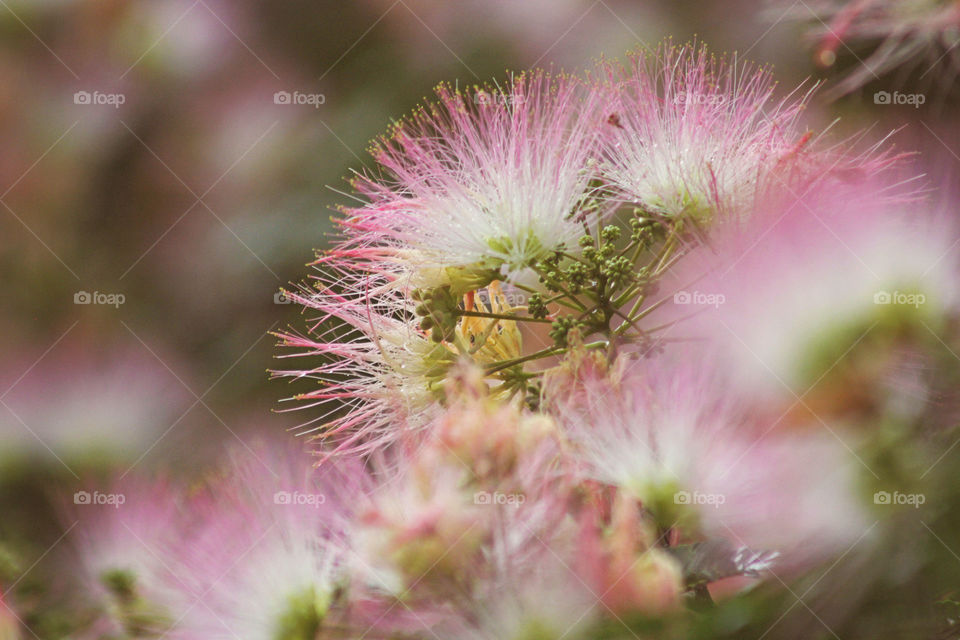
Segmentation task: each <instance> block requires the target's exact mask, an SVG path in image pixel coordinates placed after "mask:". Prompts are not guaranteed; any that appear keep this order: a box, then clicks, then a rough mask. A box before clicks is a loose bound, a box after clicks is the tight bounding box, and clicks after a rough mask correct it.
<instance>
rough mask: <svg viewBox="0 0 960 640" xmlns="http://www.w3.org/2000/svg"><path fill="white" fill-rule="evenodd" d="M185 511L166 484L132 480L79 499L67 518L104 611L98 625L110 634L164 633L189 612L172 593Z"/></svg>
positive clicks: (82, 493)
mask: <svg viewBox="0 0 960 640" xmlns="http://www.w3.org/2000/svg"><path fill="white" fill-rule="evenodd" d="M182 508H183V499H182V497H181V496H179V495H178V494H177V492H176V491H175V490H174V489H173V487H171V485H170V484H169V483H168V482H166V481H158V482H155V483H147V482H143V481H141V480H134V479H128V480H123V481H119V482H116V483H114V484H112V485H111V486H109V488H107V489H96V488H93V487H90V486H86V487H85V488H82V489H80V490H78V491H77V492H76V493H75V494H74V496H73V504H72V505H71V506H70V509H69V510H67V513H66V517H65V519H66V520H68V521H70V523H71V524H72V526H75V527H76V532H75V540H76V550H77V560H78V562H79V564H80V575H81V576H82V580H83V581H84V583H85V584H86V589H87V593H88V594H90V595H92V596H93V598H94V600H96V601H97V602H98V603H99V604H100V606H101V608H102V611H103V616H102V617H101V618H100V619H99V620H98V622H97V626H98V628H100V629H101V630H102V631H103V632H104V633H106V630H108V629H109V630H112V631H113V632H129V630H130V629H131V628H136V629H138V630H139V631H140V632H143V633H151V634H157V635H160V634H163V633H165V632H167V631H168V630H169V629H170V628H171V626H172V625H173V623H174V621H176V620H177V619H178V618H179V617H180V616H182V615H184V614H185V613H186V612H187V611H188V610H189V608H190V605H191V599H190V598H189V597H186V596H185V595H184V594H183V593H181V592H180V591H178V590H177V589H175V588H171V587H170V583H171V581H172V579H173V576H174V572H173V568H172V567H173V565H174V562H173V558H174V557H175V550H176V549H177V548H178V547H179V546H180V545H181V544H182V535H183V531H184V529H183V525H184V522H185V521H184V518H183V511H182Z"/></svg>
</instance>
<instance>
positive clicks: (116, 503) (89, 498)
mask: <svg viewBox="0 0 960 640" xmlns="http://www.w3.org/2000/svg"><path fill="white" fill-rule="evenodd" d="M126 501H127V497H126V496H125V495H123V494H122V493H100V492H99V491H94V492H93V493H90V492H89V491H77V492H76V493H74V494H73V504H81V505H109V506H111V507H113V508H114V509H119V508H120V505H122V504H123V503H125V502H126Z"/></svg>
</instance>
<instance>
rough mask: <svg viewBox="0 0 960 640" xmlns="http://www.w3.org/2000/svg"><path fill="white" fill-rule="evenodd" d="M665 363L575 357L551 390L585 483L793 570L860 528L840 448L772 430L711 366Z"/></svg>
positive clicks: (666, 522) (672, 524)
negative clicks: (772, 556) (772, 555)
mask: <svg viewBox="0 0 960 640" xmlns="http://www.w3.org/2000/svg"><path fill="white" fill-rule="evenodd" d="M687 355H688V356H690V358H691V362H697V360H696V359H695V358H694V357H693V354H691V353H688V354H687ZM665 357H666V356H660V359H658V360H654V361H646V360H645V361H638V360H633V359H631V358H626V357H623V358H620V359H619V360H618V361H617V363H616V364H615V365H614V366H613V368H611V369H608V367H607V365H606V364H605V363H604V362H603V360H602V359H600V358H595V357H589V356H582V357H581V359H580V360H579V361H574V362H571V363H570V364H568V365H567V366H566V367H565V368H564V369H562V370H560V371H558V372H557V373H556V374H555V375H554V376H553V377H552V378H551V380H550V381H549V382H548V385H547V388H546V389H545V393H546V394H547V397H548V401H549V405H548V406H549V407H550V410H551V412H552V413H553V414H554V415H556V416H557V419H558V420H559V421H560V422H561V424H562V426H563V427H564V430H565V432H566V434H567V435H568V437H569V438H570V439H571V440H572V442H573V446H574V449H573V455H574V456H575V457H577V458H578V459H579V460H581V461H582V463H583V465H584V473H585V474H586V476H587V477H590V478H593V479H595V480H597V481H600V482H602V483H605V484H608V485H611V486H613V487H616V488H619V489H620V490H622V491H624V492H626V493H627V494H629V495H631V496H633V497H634V498H635V499H636V500H639V501H640V503H641V504H642V505H643V507H644V508H645V509H646V510H647V511H648V512H650V513H651V514H652V515H653V516H654V518H655V519H656V521H657V523H658V525H659V526H660V527H661V529H663V530H666V529H671V528H676V529H677V530H678V531H679V532H681V536H684V537H686V538H687V539H689V538H693V539H696V538H697V537H698V536H699V535H705V536H707V537H711V538H720V539H725V540H728V541H729V542H730V543H731V544H733V545H735V546H737V547H740V546H746V547H747V548H749V549H752V550H756V551H763V552H778V553H780V554H782V556H783V562H785V563H787V564H790V565H793V564H794V563H802V562H805V561H808V560H810V559H812V558H817V557H825V556H828V555H829V554H830V553H831V552H835V551H837V550H842V549H843V548H844V545H848V544H850V543H852V542H853V541H854V540H856V539H857V538H858V537H859V536H860V535H861V534H862V533H863V532H864V531H865V530H866V528H867V527H866V526H864V517H863V515H862V514H861V509H860V507H859V506H858V502H857V500H856V499H855V497H856V496H855V493H854V490H855V487H854V485H853V479H854V478H855V474H854V471H855V468H854V465H856V464H857V463H856V461H854V460H853V459H852V457H851V456H849V455H848V452H847V451H846V450H845V449H844V448H843V447H842V445H841V444H840V443H839V442H838V441H836V440H834V439H832V438H831V437H830V436H829V435H827V434H817V433H813V432H811V433H809V434H803V435H801V434H785V433H783V432H782V431H777V430H771V429H769V425H767V424H765V423H757V421H755V420H753V418H752V417H751V416H750V415H749V413H747V412H745V411H743V410H742V408H741V406H742V404H743V403H742V401H741V400H740V399H738V398H737V397H736V396H734V395H733V394H730V393H728V392H727V390H726V389H725V388H724V386H723V385H721V384H720V376H719V374H718V373H717V372H716V371H713V370H711V369H710V368H709V366H706V365H703V364H693V365H686V366H684V365H679V364H673V363H670V362H666V361H664V360H663V358H665Z"/></svg>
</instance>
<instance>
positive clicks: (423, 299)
mask: <svg viewBox="0 0 960 640" xmlns="http://www.w3.org/2000/svg"><path fill="white" fill-rule="evenodd" d="M410 297H411V298H413V300H414V301H415V302H417V303H418V304H417V306H416V308H415V309H414V313H416V314H417V317H419V318H420V328H421V329H422V330H423V331H429V332H430V338H431V339H432V340H433V341H434V342H445V341H451V340H453V336H454V332H455V331H456V328H457V320H458V318H459V317H460V314H459V313H458V312H459V304H460V301H459V300H458V299H457V298H456V297H455V296H454V295H453V292H452V290H451V288H450V286H449V285H443V286H440V287H434V288H431V289H414V291H413V292H412V293H411V294H410Z"/></svg>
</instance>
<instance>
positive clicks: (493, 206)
mask: <svg viewBox="0 0 960 640" xmlns="http://www.w3.org/2000/svg"><path fill="white" fill-rule="evenodd" d="M437 97H438V102H436V103H432V104H429V105H427V106H425V107H421V108H420V109H418V110H417V111H416V112H414V114H413V115H412V116H411V117H410V118H408V119H407V120H404V121H402V122H400V123H398V124H397V125H396V126H394V127H393V129H392V131H391V132H390V134H389V135H388V136H385V137H383V138H382V139H381V140H379V141H378V142H376V143H375V144H374V146H373V150H372V153H373V155H374V157H375V158H376V160H377V163H378V164H379V166H380V169H381V171H382V174H383V175H382V176H372V175H364V176H360V177H357V178H356V179H355V180H354V186H355V188H356V189H357V190H358V191H359V192H360V193H361V194H362V195H363V196H364V197H366V198H367V199H368V200H369V204H367V205H364V206H362V207H357V208H353V209H348V210H346V211H345V215H346V217H345V218H344V220H343V221H342V225H343V227H344V230H345V235H346V237H345V240H344V242H343V243H342V244H341V245H340V246H339V247H337V248H336V249H334V250H333V252H332V256H334V257H342V256H350V257H352V258H354V259H360V260H365V261H372V262H374V263H376V264H380V265H391V266H393V267H394V268H396V269H397V270H398V271H399V272H401V273H403V274H405V275H406V276H407V277H408V278H409V283H410V284H412V285H413V286H416V287H435V286H440V285H452V286H453V289H454V295H457V296H459V295H462V294H463V293H466V292H467V291H470V290H474V289H478V288H480V287H483V286H485V285H486V284H488V283H489V282H490V281H492V280H494V279H501V280H502V279H512V278H514V277H517V276H518V274H519V273H520V272H522V271H523V270H524V269H525V267H526V266H527V265H528V263H529V261H530V260H532V259H536V258H539V257H542V256H544V255H545V254H547V253H548V252H550V251H552V250H553V249H555V248H556V247H557V246H568V247H570V248H575V246H574V243H575V240H576V238H577V237H578V236H579V235H580V234H582V233H583V229H584V226H585V225H586V226H592V225H594V224H595V220H596V216H597V212H596V210H595V209H591V208H588V207H585V202H586V201H587V200H588V196H589V195H590V192H591V180H592V179H593V178H594V172H593V164H592V160H593V159H594V158H595V156H596V136H597V133H598V128H597V121H596V118H597V117H598V116H596V115H595V106H594V105H593V97H592V96H588V97H586V98H585V89H584V87H583V85H582V83H581V82H579V81H578V80H576V79H574V78H571V77H567V76H552V75H550V74H548V73H545V72H541V71H535V72H531V73H526V74H521V75H518V76H515V77H512V78H511V79H510V81H509V83H508V84H507V86H506V87H505V88H504V89H503V90H501V89H499V88H493V87H485V88H476V89H475V90H473V91H461V90H455V89H453V88H451V87H450V86H448V85H440V86H439V87H438V88H437ZM597 113H598V112H597Z"/></svg>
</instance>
